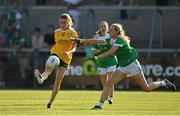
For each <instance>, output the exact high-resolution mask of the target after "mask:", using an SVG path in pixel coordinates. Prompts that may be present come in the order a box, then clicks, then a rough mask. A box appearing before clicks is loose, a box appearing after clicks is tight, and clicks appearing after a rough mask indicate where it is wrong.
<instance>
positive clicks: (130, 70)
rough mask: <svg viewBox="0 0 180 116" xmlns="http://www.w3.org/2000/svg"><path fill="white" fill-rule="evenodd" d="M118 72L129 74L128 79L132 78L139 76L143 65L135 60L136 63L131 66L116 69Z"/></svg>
mask: <svg viewBox="0 0 180 116" xmlns="http://www.w3.org/2000/svg"><path fill="white" fill-rule="evenodd" d="M116 70H119V71H121V72H123V73H125V74H127V77H132V76H134V75H136V74H138V73H139V72H141V71H142V68H141V65H140V64H139V61H138V60H135V61H134V62H132V63H131V64H129V65H127V66H125V67H120V66H118V67H117V68H116Z"/></svg>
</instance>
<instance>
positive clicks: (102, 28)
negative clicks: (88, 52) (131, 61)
mask: <svg viewBox="0 0 180 116" xmlns="http://www.w3.org/2000/svg"><path fill="white" fill-rule="evenodd" d="M108 31H109V26H108V23H107V22H106V21H101V22H100V23H99V30H98V31H97V32H96V37H95V38H96V39H97V40H105V41H107V43H105V44H96V45H94V46H93V47H92V51H93V54H94V55H100V54H102V53H105V52H107V51H108V50H109V49H110V48H111V46H112V45H111V44H112V42H113V39H111V38H109V34H108ZM96 64H97V67H98V71H99V74H100V78H101V83H102V86H103V88H104V86H105V84H106V83H107V81H108V80H109V78H110V77H111V75H112V74H113V72H114V71H115V70H116V65H117V58H116V56H115V55H111V56H108V57H105V58H101V59H97V60H96ZM113 93H114V86H112V87H111V88H110V91H109V99H108V101H109V104H112V103H113Z"/></svg>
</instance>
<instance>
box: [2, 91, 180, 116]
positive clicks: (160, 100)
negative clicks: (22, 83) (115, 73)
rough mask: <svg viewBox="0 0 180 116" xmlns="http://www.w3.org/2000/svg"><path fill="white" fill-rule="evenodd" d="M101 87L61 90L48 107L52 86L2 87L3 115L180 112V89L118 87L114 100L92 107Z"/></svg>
mask: <svg viewBox="0 0 180 116" xmlns="http://www.w3.org/2000/svg"><path fill="white" fill-rule="evenodd" d="M100 94H101V91H77V90H72V91H71V90H63V91H60V92H59V93H58V95H57V98H56V99H55V101H54V103H53V109H47V108H46V104H47V102H48V100H49V98H50V95H51V90H0V115H1V116H2V115H6V116H7V115H12V116H15V115H18V116H19V115H31V116H32V115H50V116H52V115H60V116H70V115H77V116H85V115H87V116H88V115H89V116H100V115H109V116H110V115H117V116H119V115H121V116H122V115H123V116H124V115H132V116H134V115H168V116H169V115H180V92H157V91H156V92H150V93H145V92H127V91H115V95H114V103H113V104H112V105H109V104H108V102H105V104H104V109H103V110H90V109H91V108H92V107H93V106H94V105H96V104H97V103H98V100H99V97H100Z"/></svg>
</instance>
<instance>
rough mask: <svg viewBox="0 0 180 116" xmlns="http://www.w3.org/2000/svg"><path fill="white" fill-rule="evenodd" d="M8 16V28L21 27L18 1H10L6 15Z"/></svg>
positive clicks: (21, 16)
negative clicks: (9, 8)
mask: <svg viewBox="0 0 180 116" xmlns="http://www.w3.org/2000/svg"><path fill="white" fill-rule="evenodd" d="M7 18H8V28H10V29H21V22H22V18H23V15H22V14H21V12H20V10H19V3H18V2H13V3H12V10H10V12H9V13H8V15H7Z"/></svg>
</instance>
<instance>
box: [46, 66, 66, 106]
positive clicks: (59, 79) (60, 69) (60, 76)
mask: <svg viewBox="0 0 180 116" xmlns="http://www.w3.org/2000/svg"><path fill="white" fill-rule="evenodd" d="M66 70H67V69H66V68H64V67H58V72H57V76H56V79H55V83H54V87H53V90H52V94H51V98H50V100H49V103H48V105H47V108H51V104H52V103H53V101H54V99H55V97H56V95H57V93H58V91H59V89H60V86H61V82H62V80H63V78H64V74H65V71H66Z"/></svg>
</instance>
